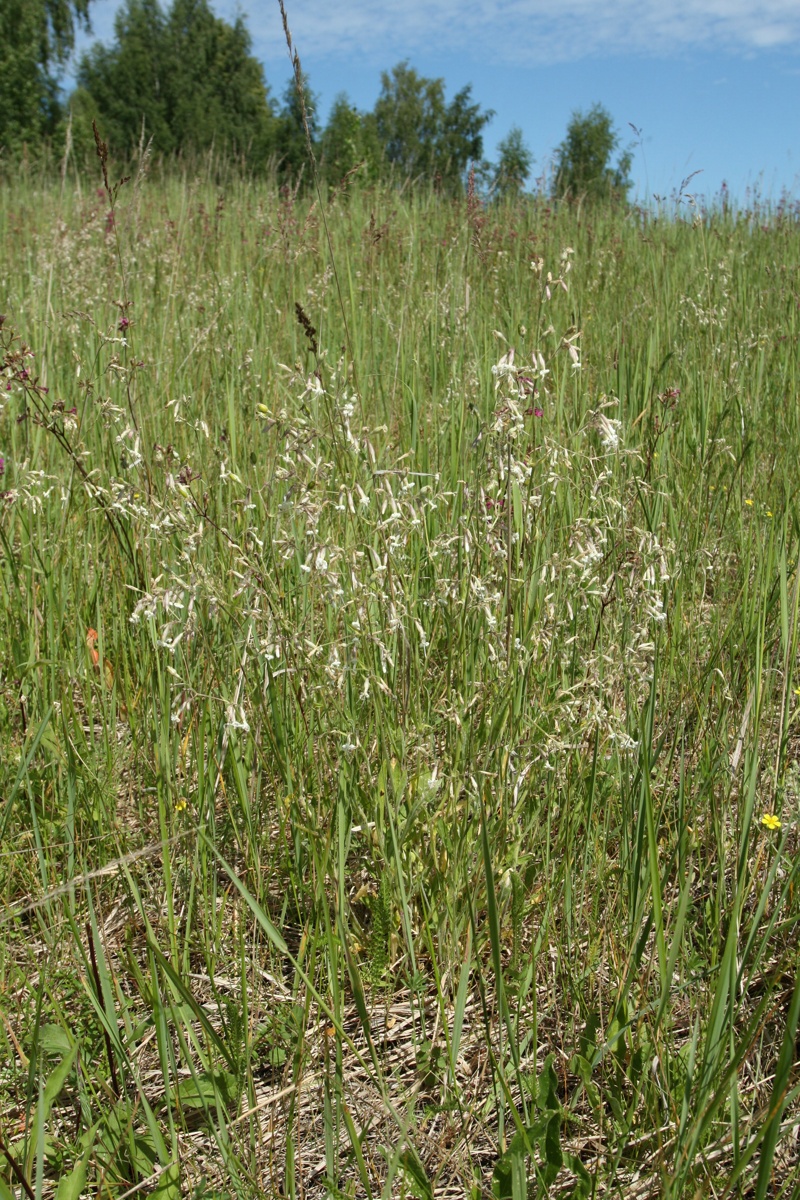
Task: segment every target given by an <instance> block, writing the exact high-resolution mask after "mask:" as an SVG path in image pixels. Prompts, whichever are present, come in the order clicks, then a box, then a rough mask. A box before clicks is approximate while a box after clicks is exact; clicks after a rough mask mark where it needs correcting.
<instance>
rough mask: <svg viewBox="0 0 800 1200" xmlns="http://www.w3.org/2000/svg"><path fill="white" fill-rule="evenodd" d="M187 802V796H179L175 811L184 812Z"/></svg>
mask: <svg viewBox="0 0 800 1200" xmlns="http://www.w3.org/2000/svg"><path fill="white" fill-rule="evenodd" d="M186 803H187V801H186V797H185V796H179V797H178V799H177V800H176V801H175V812H183V810H184V809H185V808H186Z"/></svg>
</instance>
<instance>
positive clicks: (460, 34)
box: [215, 0, 800, 66]
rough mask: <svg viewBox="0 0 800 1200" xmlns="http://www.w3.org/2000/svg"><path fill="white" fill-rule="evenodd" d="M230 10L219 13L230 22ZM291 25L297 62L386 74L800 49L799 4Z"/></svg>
mask: <svg viewBox="0 0 800 1200" xmlns="http://www.w3.org/2000/svg"><path fill="white" fill-rule="evenodd" d="M234 3H235V0H218V2H217V4H216V5H215V7H216V8H217V11H219V12H221V13H224V14H225V15H232V13H233V12H234V11H235V7H234ZM244 7H245V11H247V10H248V5H247V4H246V3H245V6H244ZM276 10H277V5H275V9H274V10H273V9H272V7H271V4H270V2H269V0H261V3H260V4H258V5H255V4H253V5H252V7H250V8H249V14H250V16H249V25H250V29H251V31H252V33H253V36H254V40H255V42H256V46H257V49H258V51H259V52H260V53H261V54H263V55H264V56H265V57H267V58H269V59H273V60H274V59H276V58H278V57H279V56H280V55H281V53H282V48H281V47H282V41H283V34H282V30H281V28H280V22H279V19H278V17H277V11H276ZM288 16H289V24H290V26H291V29H292V33H293V36H294V40H295V43H296V45H297V47H298V50H299V51H300V54H301V57H308V58H309V59H319V58H321V57H325V56H328V57H336V58H345V59H346V58H352V57H354V56H357V57H358V58H360V59H362V61H363V60H370V61H372V60H376V61H378V60H379V61H380V62H381V64H383V65H385V63H386V62H387V61H389V59H391V60H392V61H397V59H399V58H402V57H403V56H405V55H409V56H413V55H414V54H419V53H424V54H425V55H426V57H430V56H431V55H432V54H433V53H435V52H438V53H440V54H441V53H444V54H448V55H449V54H455V53H459V52H467V53H468V54H469V56H470V57H474V56H475V54H476V52H479V53H481V54H482V55H483V56H484V57H485V58H486V59H487V60H488V61H490V62H493V63H504V62H505V63H514V64H525V65H531V66H533V65H536V64H545V63H556V62H569V61H574V60H576V59H580V58H583V57H586V56H587V55H597V54H607V55H611V54H630V53H635V54H640V55H647V54H653V55H655V56H658V57H661V58H663V57H664V56H666V55H669V54H672V53H680V52H682V51H685V50H689V49H703V48H707V49H715V50H720V49H726V50H728V51H733V52H737V51H738V52H744V53H748V52H753V51H758V50H763V49H771V48H775V47H784V48H786V49H795V48H796V49H800V4H798V0H760V2H759V0H755V3H752V2H751V0H404V2H403V3H402V4H400V3H390V4H387V3H381V2H379V0H340V2H339V3H335V4H332V3H331V0H298V2H296V3H293V2H292V0H288ZM476 48H478V49H476ZM387 56H388V57H387Z"/></svg>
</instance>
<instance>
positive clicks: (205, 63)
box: [72, 0, 275, 167]
mask: <svg viewBox="0 0 800 1200" xmlns="http://www.w3.org/2000/svg"><path fill="white" fill-rule="evenodd" d="M114 35H115V36H114V43H113V44H112V45H111V46H110V47H105V46H102V45H96V46H94V47H93V48H92V50H91V51H90V52H89V53H88V54H86V55H84V56H83V58H82V59H81V63H80V66H79V68H78V84H79V88H78V91H77V92H76V94H75V95H74V96H73V98H72V106H73V111H74V112H76V113H77V114H78V117H79V118H81V119H83V120H84V121H85V119H86V118H87V117H88V116H89V115H91V116H95V117H96V118H97V121H98V124H99V126H100V128H101V131H102V133H103V136H104V138H105V140H106V141H107V142H108V143H109V145H110V147H111V149H112V151H114V152H116V153H118V154H120V155H122V156H125V155H127V154H129V153H130V152H131V151H132V150H133V148H134V147H135V146H136V144H137V143H138V142H139V140H140V138H141V137H142V135H143V134H144V137H145V138H146V139H147V140H149V139H150V138H152V140H153V148H154V150H155V151H156V152H159V153H161V154H175V153H190V152H193V151H195V152H196V151H204V150H207V149H208V148H209V147H211V146H212V145H213V146H216V147H218V148H219V149H220V150H221V151H227V152H228V153H232V154H242V155H245V156H246V157H247V159H248V161H249V162H250V164H251V165H253V166H255V167H258V166H262V165H264V164H265V163H266V161H267V160H268V158H269V156H270V154H271V153H272V149H273V141H274V126H275V118H274V114H273V112H272V106H271V104H270V99H269V94H268V91H267V87H266V85H265V82H264V74H263V70H262V67H261V65H260V63H259V62H258V61H257V60H256V59H255V58H254V57H253V55H252V53H251V41H250V35H249V33H248V31H247V27H246V25H245V24H244V21H243V20H242V18H237V20H236V21H235V22H234V24H233V25H230V24H228V22H227V21H224V20H222V19H221V18H219V17H216V16H215V15H214V14H213V12H212V11H211V9H210V7H209V5H208V0H174V3H173V4H172V7H171V8H170V9H169V10H168V11H166V12H164V10H163V9H162V8H161V6H160V4H159V3H158V0H126V3H125V4H124V5H123V7H122V8H121V9H120V11H119V13H118V14H117V17H116V20H115V23H114Z"/></svg>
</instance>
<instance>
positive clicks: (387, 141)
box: [374, 62, 494, 187]
mask: <svg viewBox="0 0 800 1200" xmlns="http://www.w3.org/2000/svg"><path fill="white" fill-rule="evenodd" d="M493 115H494V114H493V113H492V112H491V111H486V112H482V111H481V108H480V105H478V104H474V103H473V102H472V88H471V86H469V85H468V86H467V87H465V88H462V89H461V91H460V92H458V93H456V95H455V96H454V97H453V99H452V100H451V101H450V103H449V104H447V103H446V102H445V95H444V81H443V80H442V79H425V78H424V77H423V76H421V75H419V74H418V73H417V72H416V71H415V70H414V68H413V67H410V66H409V65H408V63H407V62H402V63H399V64H398V65H397V66H396V67H393V68H392V70H391V72H386V71H384V73H383V74H382V76H381V93H380V95H379V97H378V100H377V103H376V105H375V109H374V121H375V131H376V134H377V139H378V142H379V144H380V147H381V149H382V152H383V157H384V159H385V161H386V163H387V164H389V166H390V167H391V168H393V169H394V171H395V172H397V173H398V174H399V175H400V176H401V177H403V178H411V179H414V178H420V177H422V178H427V179H431V180H437V179H438V180H440V181H441V182H442V183H443V184H444V185H445V186H448V187H454V186H458V185H459V184H461V183H462V182H463V178H464V174H465V172H466V169H467V166H468V164H469V163H470V161H473V162H479V161H480V160H481V157H482V154H483V135H482V131H483V129H484V127H485V126H486V125H487V123H488V122H489V121H490V120H491V119H492V116H493Z"/></svg>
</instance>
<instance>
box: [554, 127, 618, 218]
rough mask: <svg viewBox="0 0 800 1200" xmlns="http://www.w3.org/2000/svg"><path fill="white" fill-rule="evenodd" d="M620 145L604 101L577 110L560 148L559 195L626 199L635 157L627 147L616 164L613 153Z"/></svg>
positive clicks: (556, 179) (557, 173)
mask: <svg viewBox="0 0 800 1200" xmlns="http://www.w3.org/2000/svg"><path fill="white" fill-rule="evenodd" d="M618 147H619V134H618V133H617V132H616V130H615V129H614V125H613V122H612V120H611V115H610V114H609V112H608V111H607V110H606V109H605V108H604V107H603V105H602V104H594V105H593V106H592V107H591V108H590V109H589V111H588V112H587V113H583V112H574V113H573V114H572V119H571V120H570V123H569V125H568V126H567V136H566V138H565V139H564V141H563V142H562V143H561V145H560V146H559V147H558V150H557V152H556V172H555V185H554V192H555V195H556V196H565V197H567V198H570V199H573V200H577V199H580V198H583V197H586V198H588V199H590V200H608V199H623V200H624V199H625V197H626V196H627V193H628V189H629V188H630V186H631V180H630V178H629V173H630V169H631V162H632V157H631V153H630V151H629V150H625V151H624V152H623V153H622V154H620V156H619V158H618V160H617V164H616V166H612V164H611V157H612V155H613V154H614V152H615V151H616V150H617V148H618Z"/></svg>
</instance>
